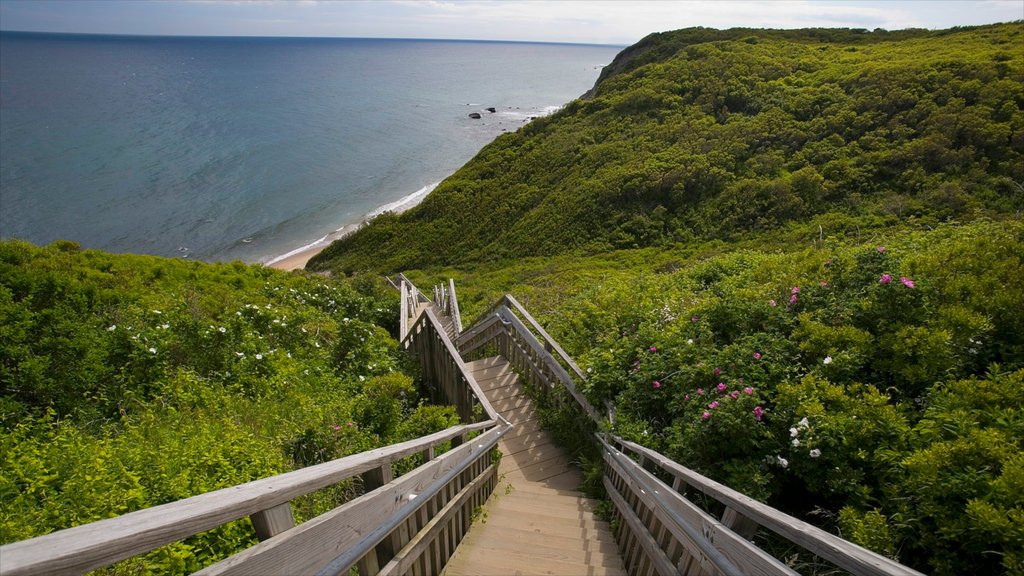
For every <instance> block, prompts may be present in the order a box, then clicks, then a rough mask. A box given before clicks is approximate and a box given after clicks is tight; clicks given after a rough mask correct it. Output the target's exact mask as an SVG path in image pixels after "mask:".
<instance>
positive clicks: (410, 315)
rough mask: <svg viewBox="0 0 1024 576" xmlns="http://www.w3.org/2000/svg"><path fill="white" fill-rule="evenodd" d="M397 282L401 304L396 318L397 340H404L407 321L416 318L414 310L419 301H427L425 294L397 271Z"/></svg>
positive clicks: (407, 326)
mask: <svg viewBox="0 0 1024 576" xmlns="http://www.w3.org/2000/svg"><path fill="white" fill-rule="evenodd" d="M398 284H399V286H400V290H401V298H402V300H401V305H400V307H399V318H398V341H399V342H401V341H402V340H405V337H406V335H407V334H408V333H409V322H410V321H411V320H416V318H415V316H416V310H417V308H418V304H419V303H420V302H429V301H430V300H428V299H427V297H426V296H424V295H423V293H422V292H420V291H419V289H418V288H416V285H415V284H413V283H412V280H409V279H408V278H406V277H405V274H402V273H401V272H399V273H398Z"/></svg>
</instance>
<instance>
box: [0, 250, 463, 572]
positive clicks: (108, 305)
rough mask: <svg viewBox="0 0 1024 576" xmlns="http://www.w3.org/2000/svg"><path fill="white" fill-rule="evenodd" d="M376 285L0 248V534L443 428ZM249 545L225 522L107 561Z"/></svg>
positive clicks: (317, 503)
mask: <svg viewBox="0 0 1024 576" xmlns="http://www.w3.org/2000/svg"><path fill="white" fill-rule="evenodd" d="M379 284H380V283H379V282H370V281H367V280H364V279H353V280H331V279H327V278H324V277H319V276H312V275H305V274H289V273H283V272H278V271H274V270H270V269H267V268H263V267H260V266H246V265H243V264H241V263H231V264H203V263H199V262H186V261H182V260H171V259H164V258H155V257H148V256H132V255H112V254H105V253H102V252H98V251H92V250H81V249H79V248H78V246H77V245H75V244H74V243H71V242H59V243H55V244H53V245H51V246H48V247H36V246H32V245H30V244H28V243H24V242H18V241H11V242H2V243H0V500H2V501H3V503H4V506H3V510H2V512H0V534H2V535H3V536H2V537H3V541H4V542H5V543H6V542H10V541H14V540H21V539H25V538H31V537H34V536H39V535H42V534H45V533H48V532H52V531H54V530H58V529H61V528H66V527H70V526H75V525H79V524H84V523H87V522H91V521H94V520H98V519H101V518H107V517H110V516H113V515H117V514H123V513H126V512H130V511H132V510H137V509H140V508H145V507H148V506H154V505H157V504H163V503H165V502H170V501H174V500H178V499H182V498H187V497H189V496H193V495H196V494H199V493H203V492H208V491H211V490H216V489H218V488H223V487H227V486H231V485H234V484H239V483H242V482H246V481H249V480H254V479H257V478H262V477H266V476H270V475H273V474H277V473H280V472H285V471H287V470H290V469H293V468H296V467H301V466H306V465H309V464H315V463H318V462H323V461H326V460H330V459H333V458H337V457H340V456H345V455H348V454H352V453H355V452H360V451H363V450H367V449H370V448H374V447H377V446H381V445H385V444H390V443H392V442H397V441H401V440H406V439H409V438H412V437H415V436H419V435H422V434H426V433H429V432H433V431H436V430H440V429H443V428H445V427H447V426H449V425H451V424H452V423H453V422H454V421H456V420H457V417H456V416H455V414H454V410H453V409H452V408H450V407H438V406H427V405H420V395H419V394H418V391H417V389H416V387H415V386H414V380H413V379H412V378H411V377H410V376H409V375H406V374H414V373H415V371H413V370H410V369H409V368H408V367H407V366H406V364H407V362H408V361H407V359H406V355H405V354H403V353H402V352H401V351H400V350H399V349H398V346H397V345H396V342H395V341H394V339H393V338H392V337H391V335H390V334H389V333H388V331H387V328H389V327H394V324H395V319H396V318H397V317H398V302H397V297H396V295H395V294H394V293H393V291H390V290H387V289H384V288H382V287H380V286H379ZM351 490H352V486H339V487H337V488H336V489H331V490H327V491H323V492H318V493H316V494H314V495H312V496H310V497H307V498H304V499H302V500H301V501H297V502H296V506H295V513H296V516H297V517H298V519H299V520H300V521H301V520H305V519H308V518H309V517H311V516H313V515H315V514H317V513H320V512H323V511H325V510H327V509H329V508H330V507H332V506H336V505H337V504H338V503H339V502H340V501H341V500H343V499H344V498H346V497H348V496H350V495H351ZM253 543H254V536H253V532H252V528H251V526H249V525H248V522H247V521H240V522H234V523H231V524H229V525H227V526H224V527H221V528H218V529H216V530H213V531H210V532H206V533H203V534H200V535H197V536H194V537H192V538H189V539H187V540H185V541H182V542H179V543H176V544H173V545H171V546H166V547H162V548H160V549H158V550H155V551H153V552H151V553H149V554H146V555H143V556H141V557H138V558H134V559H131V560H128V561H126V562H124V563H121V564H118V565H116V566H114V567H113V568H112V569H111V571H112V572H113V573H153V572H157V573H185V572H193V571H195V570H198V569H200V568H202V567H203V566H205V565H207V564H209V563H211V562H213V561H215V560H217V559H220V558H223V557H225V556H227V555H230V554H231V553H233V552H235V551H238V550H240V549H242V548H244V547H246V546H248V545H251V544H253Z"/></svg>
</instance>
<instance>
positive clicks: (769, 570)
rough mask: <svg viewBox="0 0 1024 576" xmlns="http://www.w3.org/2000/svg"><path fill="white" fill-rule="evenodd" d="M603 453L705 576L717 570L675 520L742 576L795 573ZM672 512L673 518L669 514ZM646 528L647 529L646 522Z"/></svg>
mask: <svg viewBox="0 0 1024 576" xmlns="http://www.w3.org/2000/svg"><path fill="white" fill-rule="evenodd" d="M619 456H620V457H618V458H616V454H615V453H612V452H609V451H606V454H605V459H606V461H607V462H608V464H609V465H610V466H611V468H612V469H613V470H614V471H615V472H616V474H618V475H619V476H620V477H621V478H622V479H623V482H624V483H625V485H626V486H627V487H628V490H629V491H630V492H631V493H632V494H634V495H635V496H636V497H637V498H638V499H639V500H640V501H641V502H643V505H644V506H645V507H646V508H647V509H648V510H650V511H651V512H652V514H653V515H654V516H655V517H657V519H658V521H659V522H660V523H661V524H663V525H664V526H665V527H666V528H668V530H669V531H670V532H672V535H673V537H674V538H675V539H677V540H679V541H680V542H681V543H683V545H684V546H685V547H686V548H687V549H688V550H690V552H691V554H693V555H695V556H698V557H699V558H700V560H701V562H700V565H701V568H702V569H703V570H705V571H706V572H708V573H715V572H716V570H717V569H718V568H717V567H716V566H715V565H714V564H713V563H712V562H711V559H710V558H707V557H706V556H704V555H703V554H700V552H701V550H700V545H699V543H698V542H696V541H694V540H693V539H692V538H691V536H690V534H689V533H688V532H687V531H686V530H685V529H684V528H683V526H682V525H680V524H679V523H677V522H676V517H678V518H679V519H680V521H681V522H683V523H685V524H687V525H688V526H691V527H693V528H696V529H698V530H699V533H700V534H701V535H702V536H703V537H704V539H705V540H706V541H707V542H709V543H710V544H711V545H712V546H714V547H715V548H717V549H718V550H719V551H721V553H722V555H723V556H724V557H725V558H728V560H729V561H731V562H732V563H733V564H734V565H735V566H736V567H737V568H738V569H739V570H740V572H742V573H743V574H745V575H752V576H757V575H763V576H796V575H797V573H796V572H794V571H793V570H791V569H789V568H788V567H787V566H786V565H784V564H783V563H781V562H779V561H778V560H777V559H776V558H774V557H772V556H771V555H769V554H768V553H767V552H765V551H764V550H761V549H760V548H758V547H757V546H754V545H753V544H752V543H751V542H749V541H748V540H746V539H745V538H743V537H742V536H740V535H738V534H736V533H735V532H733V531H732V530H729V529H728V528H726V527H725V526H724V525H722V523H720V522H718V521H717V520H715V519H714V518H713V517H711V516H710V515H709V514H708V513H706V512H704V511H703V510H701V509H700V508H699V507H697V505H696V504H694V503H692V502H690V501H689V500H687V499H685V498H683V497H682V495H680V494H679V493H678V492H676V491H674V490H670V489H668V487H667V486H665V485H664V484H662V483H661V482H660V481H659V480H658V479H657V478H655V477H654V475H653V474H651V473H650V472H649V471H647V470H646V469H644V468H643V467H641V466H639V465H637V464H636V463H634V462H633V461H632V460H630V459H629V458H626V457H625V456H623V455H621V453H620V454H619ZM626 466H631V467H632V468H633V469H632V475H630V474H627V472H626V471H625V469H624V468H625V467H626ZM669 511H673V512H675V514H676V517H673V516H672V515H670V514H669V513H668V512H669ZM641 518H642V519H645V520H648V521H647V522H645V525H648V526H650V525H651V522H650V521H649V519H646V518H644V517H641Z"/></svg>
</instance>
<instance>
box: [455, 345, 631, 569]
mask: <svg viewBox="0 0 1024 576" xmlns="http://www.w3.org/2000/svg"><path fill="white" fill-rule="evenodd" d="M467 366H468V367H469V369H470V371H471V372H472V373H473V376H474V378H475V379H476V381H477V383H479V384H480V387H481V388H482V389H483V391H484V395H485V396H487V399H488V400H489V401H490V402H491V405H493V406H494V409H495V410H497V411H498V412H499V413H500V414H501V415H502V416H503V417H505V419H507V420H508V421H509V422H511V423H512V425H513V428H512V430H510V431H509V432H507V433H506V434H505V436H504V437H503V438H502V439H501V441H500V442H499V444H498V448H499V449H500V450H501V452H502V455H503V456H502V459H501V465H500V467H499V468H498V476H499V482H498V485H497V487H496V488H495V489H494V493H493V494H492V495H491V497H490V499H488V500H487V503H486V504H485V506H484V509H485V512H484V514H483V515H482V516H481V517H480V518H479V519H477V520H476V521H475V522H474V523H473V526H472V527H471V528H470V530H469V533H468V534H466V537H465V538H464V539H463V541H462V543H461V544H459V547H458V549H457V550H456V551H455V555H454V556H452V558H451V560H449V561H448V566H447V567H446V568H445V571H444V574H446V575H448V576H458V575H463V574H465V575H472V576H487V575H494V576H498V575H502V576H505V575H513V574H523V575H526V574H564V575H572V576H577V575H583V574H593V575H603V574H626V570H625V568H624V567H623V565H622V559H621V557H620V555H619V549H618V545H617V544H616V543H615V538H614V537H613V536H612V533H611V531H610V530H609V528H608V524H607V523H606V522H604V521H601V520H598V519H597V518H596V517H595V516H594V514H593V510H594V507H595V505H596V502H595V501H593V500H590V499H589V498H586V497H585V496H584V495H583V494H582V493H581V492H578V491H577V490H576V488H577V487H578V486H579V484H580V482H581V480H582V477H581V473H580V471H579V470H577V469H576V468H575V467H574V466H572V464H570V463H569V462H568V461H567V459H566V457H565V454H564V453H563V452H562V451H561V449H560V448H558V447H557V446H556V445H555V444H554V442H553V441H552V439H551V437H550V436H549V435H548V433H547V432H545V431H544V430H542V429H541V427H540V421H539V419H538V417H537V415H536V414H535V413H534V409H533V403H532V401H531V400H530V399H529V397H527V396H526V393H525V391H524V390H523V388H522V386H521V385H520V383H519V381H518V379H517V377H516V375H515V373H514V372H512V371H511V369H510V368H509V365H508V362H507V361H506V360H505V359H504V358H487V359H484V360H478V361H476V362H470V363H468V364H467Z"/></svg>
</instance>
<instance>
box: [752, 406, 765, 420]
mask: <svg viewBox="0 0 1024 576" xmlns="http://www.w3.org/2000/svg"><path fill="white" fill-rule="evenodd" d="M763 417H764V409H763V408H761V407H760V406H754V418H755V419H756V420H757V421H758V422H760V421H761V418H763Z"/></svg>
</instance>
